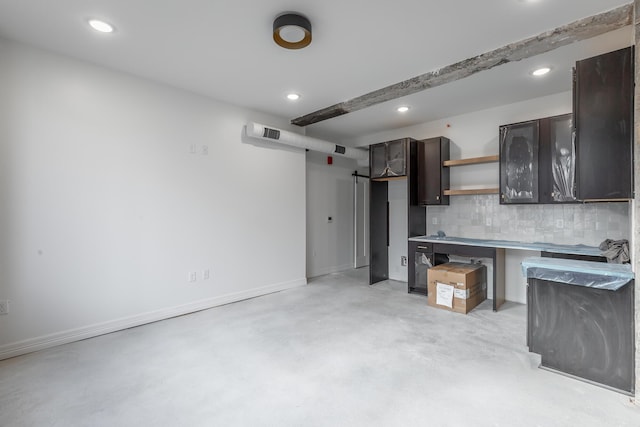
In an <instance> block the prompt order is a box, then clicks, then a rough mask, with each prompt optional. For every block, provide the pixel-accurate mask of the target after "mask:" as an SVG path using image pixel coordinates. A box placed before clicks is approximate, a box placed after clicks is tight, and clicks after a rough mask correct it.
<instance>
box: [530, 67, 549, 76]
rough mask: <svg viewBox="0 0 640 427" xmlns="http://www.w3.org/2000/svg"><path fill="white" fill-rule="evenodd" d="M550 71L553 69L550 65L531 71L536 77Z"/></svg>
mask: <svg viewBox="0 0 640 427" xmlns="http://www.w3.org/2000/svg"><path fill="white" fill-rule="evenodd" d="M549 71H551V68H549V67H542V68H538V69H537V70H534V71H532V72H531V74H533V75H534V76H536V77H540V76H544V75H545V74H547V73H548V72H549Z"/></svg>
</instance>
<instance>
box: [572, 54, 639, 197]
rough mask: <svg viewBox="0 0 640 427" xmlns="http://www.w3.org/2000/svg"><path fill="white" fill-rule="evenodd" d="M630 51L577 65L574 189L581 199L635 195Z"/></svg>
mask: <svg viewBox="0 0 640 427" xmlns="http://www.w3.org/2000/svg"><path fill="white" fill-rule="evenodd" d="M633 69H634V67H633V50H632V48H631V47H629V48H626V49H621V50H617V51H614V52H610V53H607V54H604V55H600V56H596V57H594V58H589V59H585V60H582V61H578V62H577V63H576V72H575V89H574V103H575V105H574V108H575V110H574V111H575V130H576V158H577V191H578V198H579V199H581V200H605V199H630V198H633V179H632V178H633V145H632V141H633V133H632V129H633V77H634V76H633Z"/></svg>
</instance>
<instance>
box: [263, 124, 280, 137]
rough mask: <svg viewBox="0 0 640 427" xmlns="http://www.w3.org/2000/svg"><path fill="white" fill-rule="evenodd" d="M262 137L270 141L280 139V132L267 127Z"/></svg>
mask: <svg viewBox="0 0 640 427" xmlns="http://www.w3.org/2000/svg"><path fill="white" fill-rule="evenodd" d="M262 136H263V137H265V138H270V139H280V131H279V130H277V129H271V128H267V127H265V128H264V134H263V135H262Z"/></svg>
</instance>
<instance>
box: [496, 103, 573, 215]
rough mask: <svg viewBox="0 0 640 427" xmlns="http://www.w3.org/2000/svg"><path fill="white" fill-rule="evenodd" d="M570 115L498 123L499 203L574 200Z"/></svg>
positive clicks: (571, 123)
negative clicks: (499, 124)
mask: <svg viewBox="0 0 640 427" xmlns="http://www.w3.org/2000/svg"><path fill="white" fill-rule="evenodd" d="M572 118H573V115H572V114H563V115H560V116H553V117H545V118H542V119H538V120H531V121H528V122H522V123H515V124H512V125H504V126H500V203H502V204H516V203H541V204H543V203H544V204H546V203H571V202H576V201H577V200H578V199H577V197H576V184H575V182H576V149H575V137H574V136H575V134H574V132H573V120H572Z"/></svg>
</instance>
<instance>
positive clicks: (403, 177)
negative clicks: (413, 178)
mask: <svg viewBox="0 0 640 427" xmlns="http://www.w3.org/2000/svg"><path fill="white" fill-rule="evenodd" d="M403 179H404V180H406V179H407V176H406V175H403V176H387V177H384V178H371V180H372V181H400V180H403Z"/></svg>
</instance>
